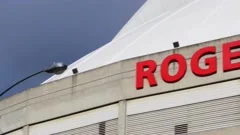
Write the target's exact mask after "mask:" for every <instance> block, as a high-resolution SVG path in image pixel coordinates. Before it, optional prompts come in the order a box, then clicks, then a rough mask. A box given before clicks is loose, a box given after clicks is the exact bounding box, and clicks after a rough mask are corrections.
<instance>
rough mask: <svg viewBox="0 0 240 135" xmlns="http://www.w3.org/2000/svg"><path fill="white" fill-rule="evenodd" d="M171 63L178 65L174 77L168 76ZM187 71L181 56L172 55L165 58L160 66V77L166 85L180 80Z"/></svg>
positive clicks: (185, 63)
mask: <svg viewBox="0 0 240 135" xmlns="http://www.w3.org/2000/svg"><path fill="white" fill-rule="evenodd" d="M172 62H177V63H178V71H177V73H176V74H175V75H173V76H172V75H170V74H169V70H168V68H169V64H170V63H172ZM186 70H187V62H186V60H185V58H184V57H183V56H182V55H181V54H173V55H170V56H168V57H167V58H165V59H164V60H163V62H162V65H161V76H162V79H163V80H164V81H165V82H167V83H174V82H177V81H179V80H181V79H182V78H183V77H184V75H185V73H186Z"/></svg>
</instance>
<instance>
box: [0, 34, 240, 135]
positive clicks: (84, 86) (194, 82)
mask: <svg viewBox="0 0 240 135" xmlns="http://www.w3.org/2000/svg"><path fill="white" fill-rule="evenodd" d="M236 40H240V36H239V35H238V36H233V37H228V38H224V39H219V40H214V41H209V42H205V43H200V44H196V45H194V46H188V47H183V48H179V49H176V50H169V51H165V52H160V53H156V54H150V55H147V56H142V57H138V58H133V59H129V60H125V61H121V62H118V63H114V64H111V65H108V66H104V67H101V68H97V69H94V70H91V71H88V72H84V73H81V74H78V75H74V76H72V77H68V78H64V79H61V80H58V81H55V82H51V83H47V84H44V85H41V86H39V87H35V88H32V89H29V90H26V91H24V92H22V93H19V94H16V95H14V96H12V97H10V98H7V99H4V100H2V101H1V102H0V117H1V119H0V128H1V131H2V133H4V132H8V131H11V130H14V129H17V128H21V127H23V126H25V125H30V124H34V123H38V122H42V121H46V120H49V119H54V118H57V117H61V116H64V115H69V114H72V113H76V112H80V111H84V110H87V109H91V108H95V107H99V106H103V105H107V104H111V103H116V102H119V101H122V100H128V99H132V98H139V97H142V96H148V95H153V94H160V93H162V92H168V91H173V90H180V89H186V88H189V87H192V86H198V85H203V84H209V83H214V82H218V81H224V80H228V79H234V78H238V77H239V74H240V70H236V71H232V72H227V73H223V72H222V63H221V60H222V59H221V48H222V44H223V43H227V42H230V41H236ZM208 45H214V46H216V47H217V52H218V53H217V56H218V73H217V74H215V75H212V76H209V77H204V78H199V77H196V76H195V75H194V74H193V73H192V72H191V69H190V67H189V61H190V59H191V56H192V55H193V53H194V52H195V51H196V50H198V49H199V48H202V47H204V46H208ZM173 53H181V54H183V55H184V56H185V57H186V59H187V63H188V69H187V74H186V75H185V77H184V78H183V79H182V80H181V81H179V82H177V83H174V84H167V83H164V82H163V81H162V80H161V79H160V76H159V73H158V72H157V73H156V77H157V80H158V83H159V85H158V87H152V88H150V87H148V86H147V85H145V86H146V87H145V88H144V89H142V90H138V91H137V90H136V89H135V65H136V62H138V61H142V60H148V59H152V60H155V61H157V62H158V64H160V63H161V62H162V60H163V59H164V58H165V57H166V56H168V55H170V54H173ZM158 70H159V68H158ZM176 70H177V67H175V68H174V67H171V72H174V71H176ZM146 84H147V83H146ZM49 112H51V113H49ZM122 123H124V121H123V122H122Z"/></svg>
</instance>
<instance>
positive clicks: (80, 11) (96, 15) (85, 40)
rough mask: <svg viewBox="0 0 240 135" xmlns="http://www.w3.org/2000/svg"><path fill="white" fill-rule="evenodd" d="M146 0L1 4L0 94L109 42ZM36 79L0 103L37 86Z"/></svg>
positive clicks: (42, 77)
mask: <svg viewBox="0 0 240 135" xmlns="http://www.w3.org/2000/svg"><path fill="white" fill-rule="evenodd" d="M144 1H145V0H2V1H0V60H1V66H0V75H1V76H0V80H1V84H0V90H1V91H3V90H4V89H6V88H7V87H9V86H10V85H12V84H13V83H15V82H16V81H19V80H20V79H22V78H24V77H26V76H28V75H30V74H32V73H34V72H37V71H39V70H41V69H43V68H45V67H48V66H49V65H51V64H52V63H53V62H58V61H62V62H64V63H66V64H71V63H72V62H74V61H76V60H78V59H79V58H81V57H82V56H84V55H86V54H88V53H89V52H91V51H93V50H95V49H96V48H99V47H101V46H102V45H104V44H106V43H107V42H109V41H110V40H111V39H112V38H113V37H114V36H115V35H116V34H117V32H118V31H119V30H120V29H121V28H122V26H123V25H124V24H125V23H126V22H127V21H128V20H129V19H130V17H131V16H132V15H133V14H134V13H135V12H136V11H137V10H138V9H139V7H140V6H141V5H142V4H143V3H144ZM48 77H50V75H47V74H41V75H38V76H36V77H34V78H32V79H30V80H28V81H25V82H24V83H22V84H21V85H19V86H17V87H15V88H14V89H12V90H11V91H9V92H8V93H7V94H6V95H5V96H4V97H8V96H11V95H13V94H15V93H17V92H20V91H23V90H25V89H28V88H31V87H34V86H37V85H39V84H40V83H41V82H42V81H44V80H45V79H47V78H48Z"/></svg>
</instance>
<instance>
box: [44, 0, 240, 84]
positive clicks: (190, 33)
mask: <svg viewBox="0 0 240 135" xmlns="http://www.w3.org/2000/svg"><path fill="white" fill-rule="evenodd" d="M239 5H240V1H239V0H147V2H146V3H145V4H144V5H143V6H142V7H141V8H140V9H139V10H138V11H137V13H136V14H135V15H134V16H133V17H132V18H131V19H130V21H129V22H128V23H127V24H126V25H125V26H124V27H123V28H122V30H121V31H120V32H119V33H118V34H117V36H116V37H115V38H114V39H113V40H112V41H111V42H109V43H108V44H106V45H104V46H103V47H101V48H99V49H97V50H95V51H93V52H92V53H90V54H88V55H86V56H85V57H83V58H81V59H79V60H77V61H76V62H74V63H73V64H71V65H70V66H69V68H68V70H67V71H65V72H64V73H63V74H61V75H54V76H52V77H51V78H49V79H48V80H46V81H45V82H44V83H46V82H51V81H54V80H58V79H61V78H64V77H67V76H71V75H73V73H72V69H74V68H78V71H79V72H80V73H81V72H84V71H88V70H91V69H94V68H97V67H100V66H104V65H108V64H110V63H114V62H117V61H121V60H125V59H129V58H133V57H138V56H142V55H146V54H151V53H156V52H161V51H165V50H169V49H172V48H173V45H172V43H173V42H175V41H179V43H180V46H187V45H191V44H196V43H200V42H204V41H209V40H214V39H219V38H223V37H228V36H232V35H237V34H240V26H239V24H240V8H239Z"/></svg>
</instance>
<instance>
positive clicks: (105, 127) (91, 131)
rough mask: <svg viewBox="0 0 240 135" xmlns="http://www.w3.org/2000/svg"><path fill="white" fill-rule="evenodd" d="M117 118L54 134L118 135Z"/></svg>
mask: <svg viewBox="0 0 240 135" xmlns="http://www.w3.org/2000/svg"><path fill="white" fill-rule="evenodd" d="M117 129H118V121H117V119H114V120H110V121H105V122H100V123H96V124H92V125H88V126H85V127H80V128H76V129H72V130H68V131H64V132H60V133H56V134H52V135H117Z"/></svg>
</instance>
